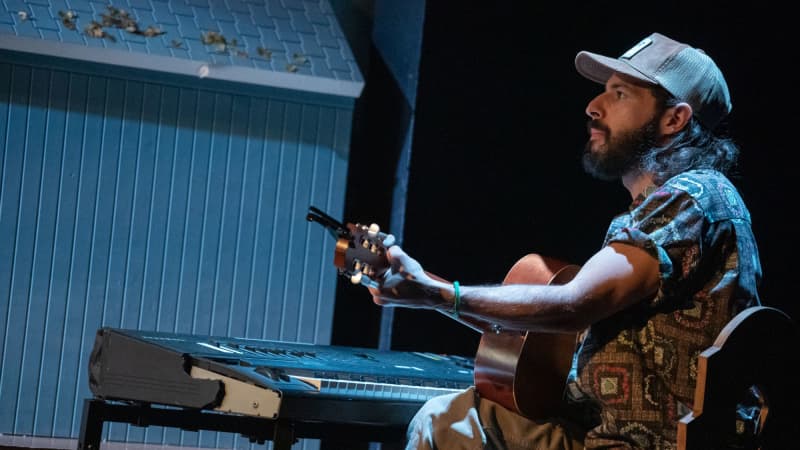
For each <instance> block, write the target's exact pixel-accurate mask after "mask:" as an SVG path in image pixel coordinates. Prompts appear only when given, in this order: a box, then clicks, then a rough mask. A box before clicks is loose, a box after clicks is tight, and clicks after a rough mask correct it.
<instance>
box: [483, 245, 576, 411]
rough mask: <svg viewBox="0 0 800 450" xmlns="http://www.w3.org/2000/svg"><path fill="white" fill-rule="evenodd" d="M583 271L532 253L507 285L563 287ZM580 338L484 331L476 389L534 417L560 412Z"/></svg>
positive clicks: (510, 274)
mask: <svg viewBox="0 0 800 450" xmlns="http://www.w3.org/2000/svg"><path fill="white" fill-rule="evenodd" d="M578 270H579V267H578V266H575V265H570V264H566V263H563V262H561V261H557V260H554V259H550V258H546V257H542V256H540V255H537V254H529V255H526V256H524V257H523V258H521V259H520V260H519V261H517V263H516V264H514V266H513V267H512V268H511V270H509V272H508V274H506V278H505V280H503V284H562V283H566V282H567V281H569V280H571V279H572V277H574V276H575V274H576V273H577V271H578ZM575 340H576V335H575V334H572V333H534V332H526V333H524V332H518V331H500V332H499V333H496V332H494V331H491V330H487V331H484V332H483V334H482V336H481V340H480V343H479V345H478V351H477V354H476V355H475V371H474V377H475V388H476V389H477V391H478V393H480V394H481V396H483V397H485V398H488V399H490V400H493V401H495V402H497V403H499V404H501V405H503V406H504V407H506V408H507V409H510V410H512V411H514V412H517V413H519V414H521V415H523V416H526V417H528V418H530V419H542V418H546V417H549V416H552V415H554V414H556V413H557V411H558V408H559V405H560V404H561V401H562V395H563V393H564V383H565V381H566V379H567V375H568V374H569V370H570V368H571V366H572V356H573V352H574V350H575Z"/></svg>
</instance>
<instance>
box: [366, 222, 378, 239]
mask: <svg viewBox="0 0 800 450" xmlns="http://www.w3.org/2000/svg"><path fill="white" fill-rule="evenodd" d="M379 231H381V227H379V226H378V224H377V223H373V224H372V225H370V226H369V229H368V230H367V235H369V237H375V236H377V235H378V232H379Z"/></svg>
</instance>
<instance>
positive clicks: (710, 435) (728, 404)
mask: <svg viewBox="0 0 800 450" xmlns="http://www.w3.org/2000/svg"><path fill="white" fill-rule="evenodd" d="M797 345H798V327H797V325H796V323H795V322H794V321H793V320H792V319H791V318H790V317H789V316H788V315H787V314H786V313H784V312H783V311H781V310H779V309H777V308H773V307H768V306H754V307H750V308H747V309H745V310H744V311H742V312H740V313H739V314H737V315H736V316H735V317H734V318H733V319H731V321H730V322H729V323H728V324H727V325H726V326H725V328H723V329H722V331H721V332H720V334H719V336H718V337H717V339H716V340H715V341H714V344H713V345H712V346H711V347H709V348H708V349H706V350H705V351H703V352H702V353H701V354H700V356H699V358H698V361H697V387H696V390H695V394H694V405H693V410H692V412H691V413H689V414H687V415H686V416H684V417H683V418H682V419H681V420H680V421H679V423H678V450H714V449H733V448H736V449H742V448H747V449H759V450H778V449H787V448H790V447H787V446H786V443H787V442H792V441H791V440H789V439H790V438H791V437H792V436H790V434H791V435H794V437H796V436H797V433H798V432H800V427H798V426H799V425H800V423H798V422H797V421H796V419H797V417H798V414H797V411H798V408H800V404H798V402H797V399H798V394H797V391H798V384H797V382H796V380H797V376H796V374H795V373H794V372H793V371H794V370H796V369H794V367H797V363H798V360H799V356H800V351H798V347H797ZM748 392H757V393H758V394H759V395H758V399H759V401H758V405H757V406H758V407H757V408H756V410H757V411H759V414H758V415H757V416H758V418H759V420H758V425H757V427H756V429H755V430H753V429H752V427H751V429H750V430H748V429H747V428H746V427H745V426H744V424H745V422H743V421H742V420H739V419H738V418H739V417H740V415H738V414H737V410H740V409H741V402H742V401H743V400H744V399H746V398H747V394H748ZM743 443H745V444H743ZM743 445H744V446H743Z"/></svg>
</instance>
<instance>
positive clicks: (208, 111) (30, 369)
mask: <svg viewBox="0 0 800 450" xmlns="http://www.w3.org/2000/svg"><path fill="white" fill-rule="evenodd" d="M307 98H308V97H307V96H306V97H305V99H304V100H306V99H307ZM330 103H331V102H327V103H322V102H321V103H319V104H315V103H313V102H309V101H304V102H299V101H291V100H287V99H286V98H285V96H284V97H274V98H273V97H270V96H258V95H255V96H254V95H244V94H237V93H235V92H227V91H225V92H223V91H212V90H207V89H201V88H195V87H191V86H189V87H187V86H179V85H176V84H169V83H166V84H165V83H157V82H149V81H146V80H144V81H143V80H140V79H135V80H134V79H131V80H128V79H123V78H118V77H110V76H102V75H99V74H82V73H77V72H75V73H73V72H69V71H65V70H62V69H50V68H46V67H35V66H31V65H26V64H21V63H17V62H15V61H13V60H12V59H9V58H3V55H2V54H0V177H1V178H0V352H1V353H0V363H2V371H1V372H0V433H3V434H10V435H33V436H43V437H68V438H76V437H77V436H78V430H79V426H80V413H81V407H82V400H83V399H84V398H87V397H89V396H90V395H91V394H90V392H89V389H88V379H87V370H86V369H87V366H88V357H89V352H90V351H91V348H92V345H93V341H94V335H95V332H96V330H97V329H98V328H100V327H101V326H112V327H123V328H139V329H147V330H159V331H170V332H181V333H193V334H201V335H221V336H237V337H248V338H256V339H278V340H286V341H300V342H310V343H320V344H327V343H329V342H330V333H331V326H332V319H333V299H334V296H335V284H336V271H335V268H334V267H333V266H332V255H333V248H334V242H333V240H332V239H331V238H330V236H329V235H328V234H327V232H325V231H324V230H323V229H322V227H320V226H319V225H316V224H311V223H309V222H307V221H306V220H305V215H306V212H307V209H308V206H309V205H315V206H319V207H321V208H324V209H326V210H327V211H329V212H330V213H331V214H332V215H334V216H340V215H341V213H342V209H343V204H344V189H345V185H346V184H345V182H346V180H345V177H346V171H347V158H348V148H349V139H350V126H351V113H352V111H351V107H350V106H336V105H331V104H330ZM104 438H105V439H108V440H113V441H127V442H149V443H165V444H170V445H183V446H201V447H250V446H251V444H250V443H249V442H248V441H247V440H246V439H244V438H242V437H241V436H235V435H230V434H225V433H212V432H185V431H180V430H175V429H163V428H161V427H150V428H138V427H132V426H127V425H122V424H108V426H107V427H106V432H105V436H104ZM309 445H311V446H313V445H314V444H313V443H309Z"/></svg>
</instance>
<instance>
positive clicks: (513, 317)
mask: <svg viewBox="0 0 800 450" xmlns="http://www.w3.org/2000/svg"><path fill="white" fill-rule="evenodd" d="M389 258H390V261H391V263H392V270H391V273H390V274H389V275H388V276H387V278H385V279H384V280H382V282H381V283H379V284H378V285H377V286H374V287H371V288H370V292H371V293H372V295H373V298H374V301H375V302H376V303H378V304H382V305H394V306H403V307H411V308H430V309H451V308H452V305H453V299H454V292H453V286H452V285H451V284H450V283H447V282H443V281H440V280H436V279H433V278H431V277H429V276H428V275H427V274H425V272H424V271H423V270H422V267H421V266H420V265H419V263H418V262H417V261H416V260H414V259H413V258H411V257H409V256H408V255H407V254H405V252H403V251H402V249H400V248H399V247H392V248H391V249H390V251H389ZM658 285H659V272H658V260H657V259H656V258H654V257H653V256H651V255H650V254H649V253H647V252H646V251H644V250H642V249H640V248H638V247H634V246H630V245H626V244H616V243H614V244H611V245H609V246H607V247H605V248H603V249H602V250H600V251H599V252H597V253H596V254H595V255H593V256H592V257H591V258H590V259H589V260H588V261H587V262H586V263H585V264H584V265H583V266H582V267H581V269H580V271H578V273H577V274H576V275H575V276H574V277H573V278H572V280H571V281H569V282H567V283H566V284H563V285H541V284H504V285H497V286H462V287H461V304H460V307H459V312H460V314H461V315H464V316H467V317H472V318H475V319H480V320H486V321H490V322H492V323H495V324H497V325H499V326H501V327H503V328H507V329H520V330H529V331H549V332H574V331H579V330H582V329H584V328H586V327H587V326H588V325H589V324H591V323H594V322H597V321H598V320H600V319H603V318H606V317H608V316H610V315H612V314H614V313H616V312H618V311H620V310H622V309H625V308H626V307H628V306H630V305H632V304H634V303H636V302H638V301H641V300H642V299H644V298H647V297H650V296H652V295H654V294H655V292H656V290H657V289H658Z"/></svg>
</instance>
